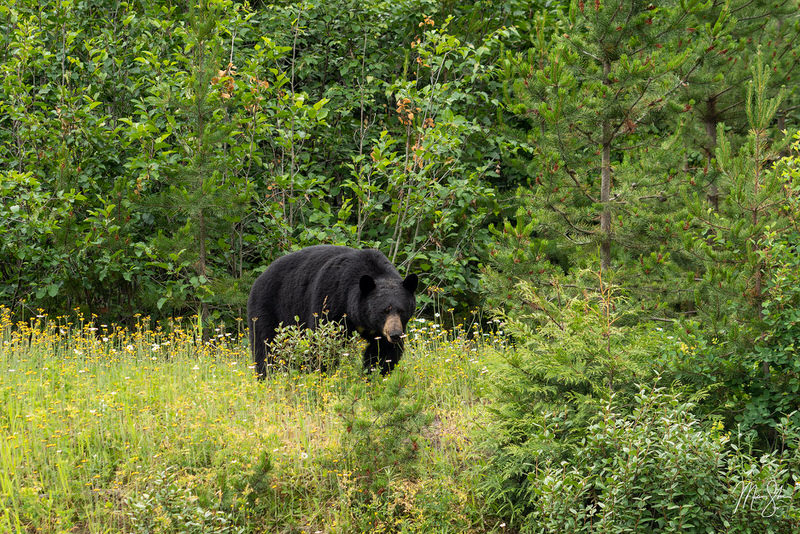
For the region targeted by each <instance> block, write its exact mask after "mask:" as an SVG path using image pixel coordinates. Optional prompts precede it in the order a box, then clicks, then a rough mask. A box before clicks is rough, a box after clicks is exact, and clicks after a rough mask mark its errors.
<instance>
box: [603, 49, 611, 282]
mask: <svg viewBox="0 0 800 534" xmlns="http://www.w3.org/2000/svg"><path fill="white" fill-rule="evenodd" d="M610 72H611V63H609V62H608V61H607V60H604V61H603V74H604V76H605V79H604V80H603V83H605V84H609V83H610V82H609V81H608V74H609V73H610ZM611 138H612V134H611V123H610V121H608V120H604V121H603V151H602V161H601V164H600V202H601V203H602V204H603V212H602V213H601V214H600V232H601V234H602V238H601V239H602V241H601V243H600V269H601V271H602V272H606V271H608V269H609V268H610V267H611V206H610V205H609V202H610V200H611Z"/></svg>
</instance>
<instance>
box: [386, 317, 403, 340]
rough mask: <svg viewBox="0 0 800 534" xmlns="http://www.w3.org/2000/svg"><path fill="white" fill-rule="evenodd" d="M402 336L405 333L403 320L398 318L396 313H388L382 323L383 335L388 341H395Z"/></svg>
mask: <svg viewBox="0 0 800 534" xmlns="http://www.w3.org/2000/svg"><path fill="white" fill-rule="evenodd" d="M403 336H405V333H404V332H403V321H401V320H400V316H399V315H397V314H396V313H393V314H391V315H389V316H388V317H387V318H386V322H385V323H384V324H383V337H385V338H386V340H387V341H388V342H389V343H397V342H399V341H400V340H401V339H402V338H403Z"/></svg>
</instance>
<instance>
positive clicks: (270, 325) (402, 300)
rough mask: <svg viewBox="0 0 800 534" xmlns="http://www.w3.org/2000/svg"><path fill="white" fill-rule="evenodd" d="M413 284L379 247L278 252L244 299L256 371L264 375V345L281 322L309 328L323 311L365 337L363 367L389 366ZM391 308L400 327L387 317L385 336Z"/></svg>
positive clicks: (411, 303)
mask: <svg viewBox="0 0 800 534" xmlns="http://www.w3.org/2000/svg"><path fill="white" fill-rule="evenodd" d="M416 288H417V275H415V274H410V275H408V276H407V277H406V278H405V279H403V278H402V277H401V276H400V273H398V272H397V269H395V267H394V266H393V265H392V264H391V262H390V261H389V260H388V259H387V258H386V256H384V255H383V253H381V252H380V251H379V250H374V249H365V250H357V249H353V248H349V247H338V246H331V245H317V246H313V247H308V248H304V249H302V250H299V251H297V252H293V253H291V254H287V255H286V256H282V257H280V258H278V259H277V260H275V261H274V262H273V263H272V264H271V265H270V266H269V267H268V268H267V270H266V271H264V272H263V273H262V274H261V276H259V277H258V278H257V279H256V281H255V282H254V283H253V287H252V289H251V290H250V298H248V300H247V318H248V325H249V338H250V346H251V350H252V352H253V359H254V361H255V363H256V373H257V374H258V376H259V378H263V376H264V374H265V372H266V361H267V351H268V346H267V345H268V344H269V342H270V341H272V339H273V337H274V336H275V330H276V329H277V328H278V326H279V325H280V324H281V323H283V324H284V325H290V324H300V325H301V326H304V327H306V328H312V329H313V328H315V327H316V323H317V321H318V320H319V319H320V318H322V317H323V315H324V314H325V317H327V319H328V320H330V321H342V320H343V321H344V324H345V326H346V328H347V331H348V333H349V332H359V334H361V336H362V337H363V338H364V339H366V340H367V341H368V342H369V345H368V346H367V348H366V350H365V351H364V368H365V369H372V368H375V367H380V370H381V373H383V374H386V373H388V372H390V371H391V370H392V369H394V367H395V365H397V362H398V361H399V360H400V357H401V356H402V354H403V339H402V337H401V335H402V334H403V333H404V332H405V327H406V324H407V323H408V320H409V319H410V318H411V315H412V314H413V313H414V309H415V308H416V298H415V297H414V291H415V290H416ZM315 314H316V315H315ZM391 314H396V315H398V316H399V319H400V322H401V323H402V331H399V330H398V328H396V326H397V322H396V321H395V322H391V324H393V325H394V327H395V328H393V329H392V330H393V331H392V332H389V334H390V335H392V339H391V341H390V340H389V339H387V338H386V336H385V335H384V333H385V330H386V327H385V325H387V324H390V323H387V317H388V316H389V315H391ZM295 317H297V319H298V320H297V321H296V320H295Z"/></svg>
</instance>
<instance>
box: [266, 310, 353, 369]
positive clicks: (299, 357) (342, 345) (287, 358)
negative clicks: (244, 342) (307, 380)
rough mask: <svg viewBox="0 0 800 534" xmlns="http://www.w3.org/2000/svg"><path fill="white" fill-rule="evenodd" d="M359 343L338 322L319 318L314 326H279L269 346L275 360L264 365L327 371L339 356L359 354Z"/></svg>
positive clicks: (338, 361)
mask: <svg viewBox="0 0 800 534" xmlns="http://www.w3.org/2000/svg"><path fill="white" fill-rule="evenodd" d="M360 343H361V341H360V338H359V336H358V334H357V333H355V332H353V333H351V334H350V335H349V336H348V335H347V334H346V331H345V326H344V324H343V323H341V322H336V321H328V320H327V319H323V320H321V321H320V322H319V324H318V325H317V327H316V328H315V329H314V330H311V329H308V328H304V327H300V326H297V325H288V326H281V327H280V328H278V330H277V331H276V332H275V337H274V338H273V340H272V343H270V346H269V351H270V354H271V355H272V358H273V361H274V362H275V363H274V364H273V365H268V368H273V369H275V368H276V369H295V370H303V371H322V372H327V371H330V370H333V369H336V368H337V367H338V366H339V363H340V361H341V360H342V358H343V357H344V358H348V357H350V356H351V355H352V356H354V355H356V354H359V355H360V354H361V352H362V350H361V349H360ZM353 359H355V358H353Z"/></svg>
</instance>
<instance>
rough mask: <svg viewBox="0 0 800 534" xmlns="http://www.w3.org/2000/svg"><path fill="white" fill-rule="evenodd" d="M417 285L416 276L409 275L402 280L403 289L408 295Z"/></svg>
mask: <svg viewBox="0 0 800 534" xmlns="http://www.w3.org/2000/svg"><path fill="white" fill-rule="evenodd" d="M417 283H419V280H418V279H417V275H416V274H414V273H411V274H409V275H408V276H406V279H405V280H403V287H404V288H406V289H407V290H408V292H409V293H413V292H414V291H416V290H417Z"/></svg>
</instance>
